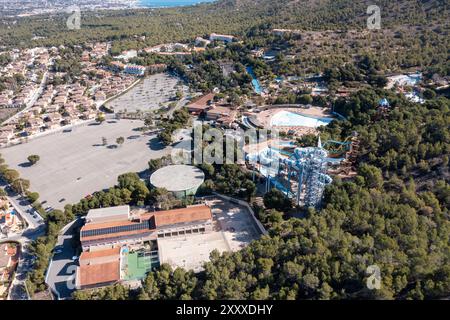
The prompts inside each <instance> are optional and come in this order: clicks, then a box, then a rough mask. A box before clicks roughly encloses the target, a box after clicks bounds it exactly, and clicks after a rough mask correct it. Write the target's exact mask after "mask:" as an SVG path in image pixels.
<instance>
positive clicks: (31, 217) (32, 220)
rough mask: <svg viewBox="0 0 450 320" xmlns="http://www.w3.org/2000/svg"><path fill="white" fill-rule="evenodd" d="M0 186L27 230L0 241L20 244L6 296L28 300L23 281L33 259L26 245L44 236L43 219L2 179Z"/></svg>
mask: <svg viewBox="0 0 450 320" xmlns="http://www.w3.org/2000/svg"><path fill="white" fill-rule="evenodd" d="M0 186H1V187H4V189H5V191H6V192H7V194H8V196H7V197H8V199H9V201H10V203H11V204H12V206H13V207H14V209H15V210H16V211H17V213H18V214H19V215H20V217H21V218H22V219H23V220H25V222H26V223H27V225H28V228H27V229H25V230H24V231H23V232H22V233H20V234H14V235H11V236H9V237H7V238H3V239H0V241H2V242H4V241H17V242H19V243H20V244H21V249H22V252H21V255H20V259H19V263H18V265H17V270H16V273H15V275H14V279H13V282H12V284H11V288H10V292H9V295H8V299H9V300H28V294H27V292H26V289H25V285H24V284H25V280H26V278H27V274H28V272H29V271H30V270H31V268H32V266H33V262H34V261H33V257H32V256H31V255H30V254H29V253H28V248H27V246H28V244H29V243H30V242H31V241H34V240H36V239H37V238H39V237H40V236H43V235H44V234H45V223H44V219H42V217H41V216H40V215H39V214H38V213H37V212H35V210H34V209H33V208H32V207H31V206H30V203H29V202H28V201H27V200H25V199H22V197H21V196H20V195H18V194H17V193H15V192H14V191H13V190H12V189H11V188H10V187H9V186H8V185H7V184H6V182H5V181H4V180H3V179H0Z"/></svg>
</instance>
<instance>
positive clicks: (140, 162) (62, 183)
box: [0, 120, 170, 209]
mask: <svg viewBox="0 0 450 320" xmlns="http://www.w3.org/2000/svg"><path fill="white" fill-rule="evenodd" d="M142 126H143V122H142V121H132V120H120V121H119V120H107V121H105V122H104V123H103V124H100V125H98V124H86V125H83V126H80V127H76V128H73V130H72V131H71V132H58V133H54V134H51V135H47V136H43V137H40V138H36V139H32V140H30V141H29V142H28V143H25V144H21V145H17V146H14V147H10V148H6V149H2V150H0V153H1V154H2V155H3V157H4V159H5V160H6V163H7V164H8V165H9V167H10V168H13V169H16V170H18V171H19V172H20V174H21V177H23V178H25V179H28V180H30V182H31V187H30V189H31V191H36V192H38V193H39V194H40V200H41V201H42V202H43V205H44V208H45V207H52V208H58V209H60V208H63V207H64V205H65V204H67V203H76V202H78V201H79V200H80V199H81V198H83V197H85V196H87V195H89V194H92V193H93V192H95V191H99V190H103V189H105V188H110V187H112V186H114V185H115V184H116V182H117V177H118V176H119V175H120V174H122V173H126V172H141V171H144V170H146V169H147V166H148V161H149V160H150V159H155V158H160V157H162V156H164V155H167V154H169V153H170V148H164V147H163V146H162V145H161V144H160V142H159V141H158V139H157V138H156V136H147V135H142V134H141V133H140V132H139V131H137V130H136V129H137V128H139V127H142ZM103 137H104V138H105V139H106V142H107V144H106V145H103ZM119 137H123V138H124V139H125V142H124V143H123V144H122V145H120V146H119V145H117V144H116V139H117V138H119ZM31 154H36V155H39V156H40V158H41V159H40V161H39V162H38V163H37V164H36V165H33V166H30V165H29V163H28V161H27V157H28V156H29V155H31Z"/></svg>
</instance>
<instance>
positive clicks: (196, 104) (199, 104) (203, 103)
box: [186, 93, 215, 115]
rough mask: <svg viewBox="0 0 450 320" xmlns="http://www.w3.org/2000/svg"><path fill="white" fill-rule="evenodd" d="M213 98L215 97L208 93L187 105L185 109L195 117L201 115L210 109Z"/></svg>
mask: <svg viewBox="0 0 450 320" xmlns="http://www.w3.org/2000/svg"><path fill="white" fill-rule="evenodd" d="M214 97H215V94H214V93H209V94H207V95H204V96H202V97H200V98H198V99H196V100H194V101H193V102H191V103H190V104H188V105H187V106H186V107H187V109H188V111H189V112H190V113H192V114H196V115H198V114H201V113H202V112H205V111H207V110H209V109H210V108H211V107H212V103H213V100H214Z"/></svg>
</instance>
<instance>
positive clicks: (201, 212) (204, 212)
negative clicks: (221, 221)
mask: <svg viewBox="0 0 450 320" xmlns="http://www.w3.org/2000/svg"><path fill="white" fill-rule="evenodd" d="M154 216H155V225H156V228H158V227H161V226H166V225H171V224H177V223H187V222H195V221H203V220H209V219H212V214H211V208H209V207H208V206H206V205H200V206H192V207H189V208H184V209H176V210H169V211H159V212H155V213H154Z"/></svg>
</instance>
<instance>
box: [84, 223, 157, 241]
mask: <svg viewBox="0 0 450 320" xmlns="http://www.w3.org/2000/svg"><path fill="white" fill-rule="evenodd" d="M145 229H150V224H149V221H148V220H147V221H144V222H141V223H136V224H132V225H128V226H117V227H109V228H102V229H94V230H87V231H82V232H81V237H82V238H84V237H94V236H103V235H106V234H114V233H120V232H129V231H137V230H145Z"/></svg>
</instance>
